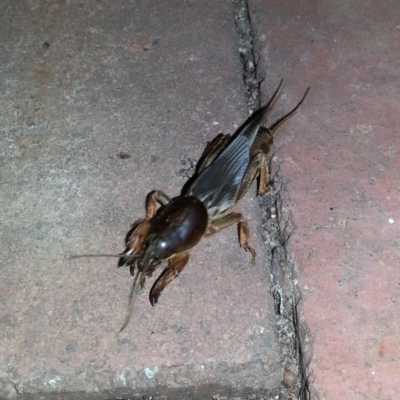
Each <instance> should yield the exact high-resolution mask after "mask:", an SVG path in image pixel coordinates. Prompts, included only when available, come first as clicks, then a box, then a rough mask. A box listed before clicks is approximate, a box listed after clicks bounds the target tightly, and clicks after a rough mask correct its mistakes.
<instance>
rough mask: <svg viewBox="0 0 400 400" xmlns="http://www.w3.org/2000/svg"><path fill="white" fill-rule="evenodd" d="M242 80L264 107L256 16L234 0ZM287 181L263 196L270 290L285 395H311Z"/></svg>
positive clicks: (251, 99) (252, 103)
mask: <svg viewBox="0 0 400 400" xmlns="http://www.w3.org/2000/svg"><path fill="white" fill-rule="evenodd" d="M233 7H234V12H235V23H236V30H237V34H238V41H239V54H240V59H241V62H242V68H243V83H244V86H245V89H246V99H247V106H248V109H249V112H252V111H253V110H254V109H257V108H259V107H260V100H259V92H260V85H261V83H262V80H263V78H262V77H261V76H260V71H259V70H258V60H259V58H258V56H257V54H256V52H255V50H254V43H253V42H254V40H253V39H254V35H253V31H252V26H251V16H250V13H249V8H248V3H247V1H246V0H233ZM282 189H283V185H282V182H281V179H280V177H279V175H278V174H277V175H276V176H275V178H274V182H273V185H272V187H271V188H270V190H269V192H268V193H267V194H265V195H264V196H261V197H260V198H259V201H260V206H261V209H262V227H263V240H264V243H265V247H266V252H267V256H268V261H269V265H270V273H271V290H272V295H273V299H274V303H275V314H276V323H277V329H278V335H279V344H280V349H281V355H282V384H281V388H280V396H279V399H281V400H289V399H290V400H297V399H298V400H309V399H310V392H309V390H308V382H309V379H308V376H307V365H308V364H309V362H310V359H311V344H310V340H309V336H308V335H307V329H306V326H305V325H303V324H301V323H300V322H299V317H298V311H297V306H298V304H299V301H300V298H301V294H300V290H299V288H298V287H297V279H296V273H295V268H294V265H293V263H292V262H291V261H290V260H289V259H288V254H287V251H286V245H287V242H288V240H289V238H290V235H291V233H292V231H293V229H294V225H293V223H292V218H291V213H290V212H289V210H287V209H286V208H285V207H284V206H283V204H282V199H281V193H282Z"/></svg>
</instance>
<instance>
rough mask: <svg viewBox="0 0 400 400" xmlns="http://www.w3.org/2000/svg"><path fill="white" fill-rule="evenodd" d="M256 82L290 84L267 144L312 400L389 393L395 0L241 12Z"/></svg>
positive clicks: (394, 266)
mask: <svg viewBox="0 0 400 400" xmlns="http://www.w3.org/2000/svg"><path fill="white" fill-rule="evenodd" d="M249 7H250V12H251V17H252V23H253V32H254V33H255V37H256V39H257V40H256V42H257V43H256V44H257V46H256V47H257V48H258V49H259V55H260V57H261V62H260V63H259V65H258V73H259V74H262V73H263V74H264V75H265V81H264V84H263V85H262V92H263V93H264V96H265V92H268V94H269V93H270V92H271V90H273V89H274V87H275V85H276V83H277V82H278V80H279V79H281V78H289V79H290V80H289V82H288V84H287V86H286V90H285V93H284V96H283V101H282V102H281V107H282V109H281V110H279V107H277V112H279V114H281V113H282V112H283V110H288V109H289V108H290V107H292V106H293V105H294V104H296V102H297V101H298V100H299V98H300V97H301V96H302V94H303V92H304V90H305V89H306V87H307V86H311V87H312V94H311V96H309V98H308V99H307V101H306V104H305V105H304V107H303V108H302V111H301V112H300V113H299V115H297V116H296V119H295V120H294V119H293V120H291V121H290V122H289V123H288V126H287V128H286V129H285V131H284V132H281V133H280V135H279V139H278V140H277V141H276V155H277V157H276V162H275V163H273V165H274V166H275V169H276V168H277V166H278V165H279V166H280V170H279V173H280V176H283V177H284V179H285V182H286V185H285V190H284V191H283V192H282V193H281V196H282V198H283V203H284V204H285V205H286V207H288V208H289V209H290V210H291V212H292V219H293V221H294V225H295V226H296V228H295V230H294V232H293V234H292V235H291V239H290V241H289V248H290V251H291V254H292V257H293V258H294V261H295V262H296V265H297V269H298V279H299V286H300V288H301V290H302V292H303V302H302V306H301V316H302V317H303V319H305V320H306V322H307V325H308V328H309V332H310V335H311V337H312V339H313V357H312V359H311V362H310V364H309V370H308V373H309V374H310V382H309V388H310V390H311V397H312V398H320V399H321V400H322V399H327V400H337V399H352V400H359V399H360V400H361V399H362V400H395V399H398V398H399V392H400V313H399V298H400V262H399V260H400V174H399V169H400V161H399V160H400V158H399V149H400V134H399V132H400V114H399V108H400V102H399V82H400V64H399V60H400V59H399V54H400V13H399V12H398V11H399V4H398V2H397V1H394V0H392V1H386V2H378V1H372V2H364V1H358V0H340V1H336V2H330V1H322V2H321V1H314V0H312V1H300V2H282V1H275V0H271V1H268V2H264V1H261V0H251V1H250V2H249Z"/></svg>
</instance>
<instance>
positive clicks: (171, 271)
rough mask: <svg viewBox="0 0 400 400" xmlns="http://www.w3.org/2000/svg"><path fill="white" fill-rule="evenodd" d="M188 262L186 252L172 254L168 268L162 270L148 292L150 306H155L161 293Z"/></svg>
mask: <svg viewBox="0 0 400 400" xmlns="http://www.w3.org/2000/svg"><path fill="white" fill-rule="evenodd" d="M188 260H189V253H187V252H183V253H179V254H174V255H173V256H172V257H170V259H169V260H168V267H167V268H165V269H164V271H163V272H162V274H161V275H160V276H159V277H158V279H157V280H156V281H155V283H154V285H153V287H152V288H151V290H150V295H149V298H150V303H151V305H152V306H154V304H157V302H158V299H159V297H160V295H161V292H162V291H163V290H164V289H165V288H166V287H167V286H168V285H169V284H170V283H171V282H172V281H173V280H174V279H175V278H176V277H177V276H178V275H179V274H180V272H181V271H182V270H183V268H184V267H185V265H186V264H187V262H188Z"/></svg>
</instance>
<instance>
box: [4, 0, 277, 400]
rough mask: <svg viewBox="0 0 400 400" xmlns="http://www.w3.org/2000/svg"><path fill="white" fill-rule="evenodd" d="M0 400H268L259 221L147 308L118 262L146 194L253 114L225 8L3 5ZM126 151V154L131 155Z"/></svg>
mask: <svg viewBox="0 0 400 400" xmlns="http://www.w3.org/2000/svg"><path fill="white" fill-rule="evenodd" d="M0 15H1V21H0V26H1V33H0V35H1V36H0V37H1V42H2V51H1V55H0V57H1V60H2V62H1V77H2V79H1V80H0V93H1V107H0V117H1V130H2V133H1V137H0V154H1V156H0V163H1V164H0V165H1V194H0V221H1V228H2V229H1V233H0V235H1V238H0V242H1V244H0V249H1V250H0V251H1V258H0V259H1V271H2V280H1V282H0V293H1V295H0V298H1V303H0V307H1V311H0V335H1V341H0V359H1V360H2V362H1V366H0V397H1V398H12V397H17V396H18V394H21V396H19V397H18V398H33V399H39V398H43V399H50V398H62V399H66V398H68V396H70V397H71V398H77V397H76V396H78V393H79V398H82V399H83V398H91V399H97V398H101V399H103V398H104V397H105V396H133V395H135V394H136V395H139V394H140V395H144V394H148V395H152V396H153V397H154V398H155V397H156V396H163V395H170V396H172V398H175V399H178V398H180V397H182V398H183V397H185V396H186V397H187V396H188V394H189V393H190V395H191V396H193V398H194V397H195V396H198V397H199V398H204V396H206V395H210V394H223V393H230V394H232V395H234V394H240V393H246V392H248V393H260V392H263V393H265V392H266V391H268V390H269V389H275V388H277V387H278V386H279V384H280V380H281V370H280V356H279V350H278V344H277V338H276V328H275V325H274V324H275V319H274V315H273V306H272V302H271V298H270V293H269V290H268V288H269V276H268V272H267V271H268V270H267V268H266V266H265V265H264V257H263V248H262V243H261V241H260V239H259V238H260V236H261V235H260V227H259V224H258V222H257V220H258V218H259V211H258V208H257V203H256V201H255V199H253V198H252V196H253V195H254V191H252V192H251V193H252V194H250V195H249V196H248V197H247V199H245V200H244V201H243V202H242V203H241V204H240V205H239V207H238V208H239V209H241V210H242V211H243V212H244V214H245V215H246V216H247V217H248V218H249V220H250V226H251V242H252V243H253V245H254V246H255V247H256V250H257V252H258V262H257V264H256V265H255V266H252V265H250V264H249V255H248V254H246V253H245V252H244V251H243V250H241V249H240V248H239V246H238V243H237V233H236V231H235V229H234V228H232V229H229V230H226V231H224V232H222V233H221V234H219V235H217V236H215V237H213V238H210V239H205V240H203V241H202V242H201V243H200V244H199V245H198V246H197V247H196V248H195V249H194V251H193V252H192V255H191V259H190V263H189V265H188V266H187V267H186V269H185V270H184V272H183V273H182V274H181V276H180V277H179V278H178V279H176V280H175V281H174V282H173V283H172V284H171V285H170V287H168V288H167V290H166V291H165V293H163V295H162V297H161V298H160V302H159V304H158V305H157V306H156V307H155V308H152V307H151V306H150V304H149V302H148V299H147V296H142V297H141V298H140V299H139V300H138V301H137V302H136V310H135V315H134V320H133V321H132V323H131V324H130V326H129V327H128V328H127V329H126V330H125V331H124V332H123V334H118V330H119V328H120V326H121V324H122V321H123V317H124V313H125V309H126V305H127V295H128V291H129V287H130V285H131V278H130V276H129V272H128V271H127V270H117V269H116V268H115V266H116V262H115V260H114V259H80V260H70V259H69V257H70V256H71V255H74V254H82V253H93V254H96V253H118V252H120V251H122V250H123V241H124V236H125V234H126V232H127V231H128V230H129V226H130V224H131V223H132V222H133V221H134V220H135V219H137V218H139V217H142V216H143V213H144V199H145V195H146V194H147V192H149V191H150V190H152V189H154V188H157V189H161V190H164V191H165V192H166V193H168V194H170V195H177V194H179V191H180V188H181V187H182V185H183V184H184V182H185V177H184V176H185V174H186V173H185V171H184V170H185V168H187V167H188V166H189V165H190V163H189V161H188V159H189V158H194V159H196V158H198V157H199V156H200V154H201V152H202V149H203V148H204V146H205V144H206V142H207V141H208V140H210V139H212V138H213V137H214V136H215V135H216V134H217V133H218V132H220V131H225V132H232V131H234V130H235V127H236V126H237V125H239V124H240V123H242V122H243V120H244V119H245V118H246V116H247V112H246V106H245V97H244V93H243V89H242V71H241V66H240V62H239V55H238V49H237V43H236V33H235V28H234V16H233V13H232V5H231V4H230V3H229V2H225V1H218V2H215V1H204V2H201V4H200V3H197V2H194V1H193V2H191V1H185V2H182V1H169V2H156V1H145V2H142V1H131V2H111V1H85V2H78V1H76V2H75V1H61V0H60V1H42V2H40V3H37V2H29V1H21V2H15V1H12V0H9V1H3V2H1V5H0ZM129 155H130V157H129Z"/></svg>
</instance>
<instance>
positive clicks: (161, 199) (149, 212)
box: [146, 190, 171, 221]
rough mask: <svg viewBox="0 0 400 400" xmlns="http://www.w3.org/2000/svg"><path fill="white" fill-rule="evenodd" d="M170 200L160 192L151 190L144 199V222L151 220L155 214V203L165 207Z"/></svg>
mask: <svg viewBox="0 0 400 400" xmlns="http://www.w3.org/2000/svg"><path fill="white" fill-rule="evenodd" d="M170 201H171V199H170V198H169V197H168V196H167V195H166V194H165V193H164V192H161V191H160V190H153V191H152V192H150V193H149V194H148V195H147V197H146V220H147V221H148V220H149V219H151V218H153V217H154V215H155V213H156V205H157V202H158V203H159V204H161V205H162V206H166V205H167V204H168V203H169V202H170Z"/></svg>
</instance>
